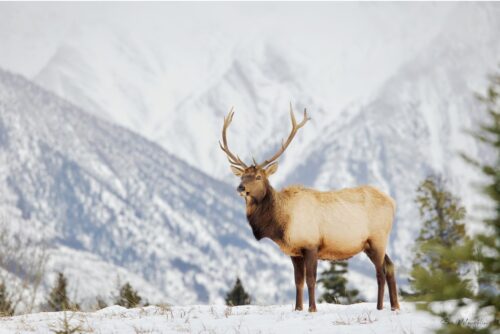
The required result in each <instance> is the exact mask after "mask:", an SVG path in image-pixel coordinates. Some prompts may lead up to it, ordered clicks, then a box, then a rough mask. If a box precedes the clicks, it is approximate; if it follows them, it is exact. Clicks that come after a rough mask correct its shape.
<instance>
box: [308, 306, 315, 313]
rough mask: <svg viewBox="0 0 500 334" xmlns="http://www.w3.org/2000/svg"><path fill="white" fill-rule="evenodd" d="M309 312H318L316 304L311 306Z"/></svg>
mask: <svg viewBox="0 0 500 334" xmlns="http://www.w3.org/2000/svg"><path fill="white" fill-rule="evenodd" d="M309 312H317V310H316V306H309Z"/></svg>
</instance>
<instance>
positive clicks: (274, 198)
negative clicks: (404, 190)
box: [221, 108, 399, 311]
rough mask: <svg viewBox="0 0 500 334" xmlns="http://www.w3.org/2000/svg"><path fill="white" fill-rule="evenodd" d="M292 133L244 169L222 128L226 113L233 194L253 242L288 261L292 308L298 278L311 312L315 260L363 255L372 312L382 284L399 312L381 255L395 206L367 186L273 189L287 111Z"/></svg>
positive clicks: (299, 296)
mask: <svg viewBox="0 0 500 334" xmlns="http://www.w3.org/2000/svg"><path fill="white" fill-rule="evenodd" d="M290 113H291V118H292V132H291V133H290V135H289V137H288V139H287V141H286V142H284V143H283V144H282V147H281V149H280V150H279V151H278V152H277V153H276V154H275V155H274V156H273V157H272V158H271V159H269V160H266V161H264V162H263V163H262V164H257V163H256V162H255V161H254V165H252V166H250V167H248V166H247V165H245V164H244V162H243V161H242V160H241V159H240V158H239V157H238V156H235V155H234V154H232V153H231V152H230V150H229V148H228V146H227V139H226V130H227V127H228V126H229V124H230V123H231V121H232V117H233V114H234V113H233V112H232V111H231V112H230V114H229V115H228V117H227V118H225V120H224V127H223V132H222V139H223V144H221V148H222V150H223V151H224V152H225V153H226V154H227V156H228V159H229V162H230V163H231V169H232V171H233V173H234V174H235V175H237V176H239V177H241V184H240V185H239V186H238V189H237V190H238V192H239V193H240V195H241V196H242V197H244V198H245V202H246V215H247V219H248V222H249V224H250V226H251V228H252V232H253V234H254V236H255V238H256V239H257V240H260V239H262V238H266V237H267V238H270V239H271V240H273V241H274V242H275V243H276V244H278V246H279V247H280V249H281V250H282V251H283V252H284V253H285V254H287V255H289V256H290V257H291V259H292V263H293V266H294V271H295V284H296V306H295V308H296V309H297V310H301V309H302V289H303V286H304V278H305V280H306V282H307V286H308V292H309V310H310V311H316V303H315V296H314V294H315V284H316V270H317V260H318V259H320V260H343V259H347V258H350V257H352V256H354V255H356V254H358V253H360V252H365V253H366V254H367V255H368V257H369V258H370V260H371V261H372V262H373V264H374V265H375V269H376V277H377V284H378V299H377V308H378V309H382V307H383V294H384V284H385V281H386V280H387V283H388V287H389V297H390V301H391V308H392V309H399V304H398V301H397V291H396V281H395V278H394V267H393V264H392V262H391V260H390V258H389V257H388V256H387V255H386V246H387V242H388V239H389V234H390V232H391V228H392V221H393V217H394V211H395V202H394V200H393V199H392V198H391V197H389V196H388V195H386V194H384V193H382V192H381V191H379V190H377V189H376V188H374V187H371V186H362V187H358V188H351V189H342V190H338V191H327V192H321V191H317V190H313V189H308V188H304V187H302V186H292V187H288V188H285V189H283V190H282V191H276V190H274V188H273V187H272V186H271V185H270V183H269V181H268V177H269V176H270V175H272V174H273V173H275V172H276V170H277V163H276V162H275V160H276V159H277V158H278V157H279V156H280V155H281V154H282V153H283V152H284V151H285V150H286V148H287V147H288V145H289V144H290V142H291V141H292V139H293V137H294V136H295V134H296V132H297V131H298V129H300V128H301V127H302V126H303V125H304V124H305V123H306V122H307V120H308V118H307V113H306V112H305V111H304V119H303V121H302V122H301V123H299V124H297V123H296V121H295V117H294V116H293V112H292V110H291V108H290Z"/></svg>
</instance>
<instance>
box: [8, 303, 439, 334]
mask: <svg viewBox="0 0 500 334" xmlns="http://www.w3.org/2000/svg"><path fill="white" fill-rule="evenodd" d="M65 318H66V321H67V323H68V324H69V326H68V328H70V329H71V328H77V327H79V332H83V333H107V334H111V333H120V334H126V333H414V334H416V333H429V332H430V331H431V330H432V329H434V328H437V327H439V324H440V319H438V318H435V317H432V316H430V315H428V314H427V313H424V312H420V311H415V307H414V305H413V304H410V303H402V307H401V310H400V311H396V312H393V311H390V310H389V309H387V308H386V309H384V310H382V311H378V310H376V308H375V303H360V304H354V305H332V304H319V306H318V312H317V313H309V312H306V311H302V312H296V311H293V306H292V305H276V306H254V305H252V306H238V307H226V306H223V305H216V306H210V305H194V306H172V307H168V306H167V307H158V306H148V307H144V308H135V309H125V308H123V307H120V306H111V307H108V308H105V309H102V310H100V311H97V312H76V313H71V312H67V313H66V315H65V314H64V313H63V312H51V313H37V314H28V315H22V316H17V317H12V318H0V334H7V333H54V332H55V331H57V330H62V329H63V328H64V323H65Z"/></svg>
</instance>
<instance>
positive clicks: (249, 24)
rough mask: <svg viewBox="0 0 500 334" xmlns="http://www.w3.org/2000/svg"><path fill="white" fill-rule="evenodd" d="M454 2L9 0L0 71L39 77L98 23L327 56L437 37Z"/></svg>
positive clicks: (3, 10)
mask: <svg viewBox="0 0 500 334" xmlns="http://www.w3.org/2000/svg"><path fill="white" fill-rule="evenodd" d="M455 5H456V4H450V3H439V4H436V3H324V2H323V3H310V2H308V3H301V2H294V3H286V2H279V3H260V2H259V3H241V2H240V3H229V2H226V3H207V2H204V3H120V2H113V3H40V2H36V3H29V2H23V3H5V2H4V3H0V49H1V52H0V66H2V67H4V68H8V69H10V70H14V71H16V72H20V73H22V74H24V75H27V76H29V77H33V76H34V75H36V74H37V73H38V72H39V71H40V70H41V69H42V68H43V67H44V66H45V64H46V63H47V62H48V61H49V60H50V58H51V57H52V56H53V55H54V54H55V53H56V51H57V48H58V47H59V46H60V44H61V43H62V42H63V41H65V40H68V39H71V38H72V36H73V35H74V34H75V32H76V31H78V29H82V27H89V26H99V25H104V26H107V27H109V29H112V28H113V27H114V28H115V29H122V30H123V31H129V32H130V33H136V34H138V35H141V31H143V32H144V34H142V35H143V36H144V37H146V35H147V34H148V33H149V32H151V31H152V30H157V31H158V32H161V33H160V34H159V35H157V36H164V42H165V43H168V42H171V41H172V40H184V39H187V41H186V43H187V42H189V41H188V40H189V39H194V40H193V42H195V43H196V39H197V38H203V36H205V34H206V33H210V34H214V35H217V34H220V35H221V36H222V38H225V39H228V40H232V41H234V42H241V41H248V40H251V39H252V38H260V37H261V36H262V35H265V36H266V38H275V39H276V40H278V41H279V40H282V39H283V37H286V38H287V39H288V41H290V42H292V43H293V42H295V43H296V44H298V45H299V46H300V45H303V46H304V49H311V50H314V49H315V48H316V47H318V46H319V47H320V50H322V51H324V52H328V48H332V47H333V45H342V46H344V47H345V45H349V43H353V44H356V43H357V42H358V41H356V40H355V39H358V40H359V38H361V37H362V36H365V37H369V35H370V34H371V33H377V34H378V35H380V33H381V32H382V34H383V35H385V36H386V38H388V39H390V38H392V37H394V36H395V35H398V34H410V35H415V34H420V33H423V34H430V35H432V34H433V33H434V32H435V31H436V30H437V28H438V27H439V26H440V25H441V24H442V20H443V18H444V17H445V16H446V14H447V13H448V12H449V11H450V10H451V9H452V8H453V7H454V6H455ZM357 37H359V38H357ZM161 42H162V40H158V43H161ZM234 42H233V43H234ZM228 44H230V43H228ZM180 45H182V44H180ZM325 50H326V51H325ZM305 51H306V50H305ZM173 52H175V50H173ZM200 56H203V55H202V54H200Z"/></svg>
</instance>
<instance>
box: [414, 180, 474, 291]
mask: <svg viewBox="0 0 500 334" xmlns="http://www.w3.org/2000/svg"><path fill="white" fill-rule="evenodd" d="M415 201H416V203H417V204H418V205H419V209H420V217H421V218H422V220H423V226H422V228H421V230H420V234H419V236H418V238H417V240H416V247H415V256H414V259H413V263H412V270H411V272H410V278H409V282H410V287H411V289H412V290H413V293H411V294H410V295H411V296H412V297H413V299H417V300H420V301H436V300H447V299H449V298H450V297H451V296H455V295H456V293H457V291H455V289H458V290H460V295H461V297H468V296H470V295H471V291H470V288H469V281H468V280H466V279H463V274H464V267H463V266H460V265H459V263H458V262H457V261H453V260H451V259H449V258H447V257H445V256H443V254H442V252H441V248H443V247H444V248H445V249H449V248H451V247H452V246H455V245H464V244H466V243H467V240H468V239H467V236H466V234H465V226H464V223H463V221H464V219H465V208H464V207H463V206H461V205H460V201H459V200H458V198H457V197H455V196H453V195H452V194H451V193H450V192H449V191H447V190H446V188H445V184H444V181H443V180H442V179H441V178H440V177H437V176H432V177H428V178H427V179H425V180H424V181H423V182H422V183H421V184H420V186H419V187H418V189H417V197H416V200H415ZM443 286H448V288H445V289H443ZM451 287H452V288H451ZM410 299H412V298H410Z"/></svg>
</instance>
